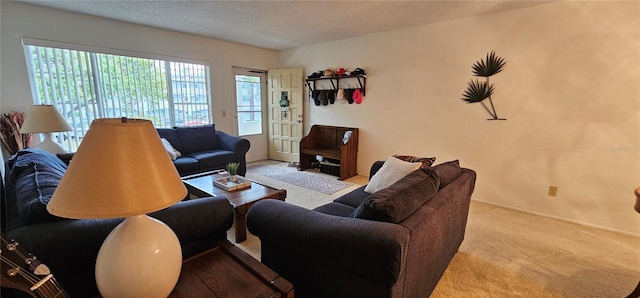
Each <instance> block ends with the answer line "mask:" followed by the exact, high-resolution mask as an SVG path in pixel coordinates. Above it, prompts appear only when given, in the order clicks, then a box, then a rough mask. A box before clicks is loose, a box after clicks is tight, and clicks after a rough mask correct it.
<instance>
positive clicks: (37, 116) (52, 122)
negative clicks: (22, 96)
mask: <svg viewBox="0 0 640 298" xmlns="http://www.w3.org/2000/svg"><path fill="white" fill-rule="evenodd" d="M70 130H71V126H70V125H69V123H67V120H65V119H64V118H63V117H62V115H60V112H58V109H57V108H56V107H54V106H52V105H32V106H31V107H30V108H29V112H28V113H27V117H26V118H25V120H24V123H23V124H22V127H20V133H36V132H60V131H70Z"/></svg>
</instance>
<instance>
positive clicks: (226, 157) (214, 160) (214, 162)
mask: <svg viewBox="0 0 640 298" xmlns="http://www.w3.org/2000/svg"><path fill="white" fill-rule="evenodd" d="M188 156H189V157H193V158H195V159H196V160H198V162H199V164H200V165H199V167H200V168H201V169H207V168H211V167H215V166H219V165H226V164H227V163H230V162H233V161H236V154H235V153H234V152H233V151H224V150H215V151H203V152H195V153H190V154H189V155H188Z"/></svg>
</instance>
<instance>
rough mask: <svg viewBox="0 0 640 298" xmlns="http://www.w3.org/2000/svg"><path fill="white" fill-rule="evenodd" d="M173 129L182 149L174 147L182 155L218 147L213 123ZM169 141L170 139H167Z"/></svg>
mask: <svg viewBox="0 0 640 298" xmlns="http://www.w3.org/2000/svg"><path fill="white" fill-rule="evenodd" d="M174 129H175V130H176V133H177V134H178V138H180V142H181V143H182V149H183V150H180V149H178V148H176V149H178V151H180V152H182V154H183V155H188V154H189V153H194V152H202V151H209V150H213V149H219V148H220V144H219V142H218V135H217V134H216V127H215V125H214V124H211V125H200V126H184V127H174ZM169 142H171V140H169ZM172 144H173V143H172ZM174 147H175V146H174Z"/></svg>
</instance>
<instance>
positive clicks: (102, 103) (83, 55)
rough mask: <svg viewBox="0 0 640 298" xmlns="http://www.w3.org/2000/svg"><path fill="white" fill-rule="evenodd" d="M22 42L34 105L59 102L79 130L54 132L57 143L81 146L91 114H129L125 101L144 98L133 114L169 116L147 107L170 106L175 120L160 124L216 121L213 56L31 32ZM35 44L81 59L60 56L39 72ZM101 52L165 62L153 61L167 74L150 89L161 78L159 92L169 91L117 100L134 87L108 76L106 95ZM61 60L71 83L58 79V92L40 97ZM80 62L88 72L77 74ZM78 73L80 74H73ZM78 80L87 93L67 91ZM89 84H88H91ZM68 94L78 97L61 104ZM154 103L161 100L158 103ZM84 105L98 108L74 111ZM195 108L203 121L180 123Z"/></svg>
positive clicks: (63, 74)
mask: <svg viewBox="0 0 640 298" xmlns="http://www.w3.org/2000/svg"><path fill="white" fill-rule="evenodd" d="M22 46H23V50H24V54H25V60H26V64H27V73H28V76H29V86H30V89H31V95H32V102H33V103H34V104H54V105H56V107H58V109H59V110H61V112H65V113H66V114H69V115H71V116H70V117H65V118H67V121H68V122H70V123H69V124H70V125H71V126H72V127H73V128H74V130H72V131H71V132H62V133H54V134H53V137H54V138H56V139H58V142H60V143H64V144H66V145H67V147H69V148H71V149H76V148H77V147H78V146H79V144H80V142H81V140H82V138H83V137H84V135H85V134H86V130H87V129H88V124H87V125H86V127H85V125H84V122H87V120H89V119H91V118H93V119H97V118H105V117H116V116H117V117H121V116H127V111H125V112H124V113H123V111H122V110H121V109H120V107H123V104H126V105H127V109H126V110H128V108H129V107H130V105H131V104H132V102H141V101H142V102H143V103H142V106H143V107H142V108H141V109H140V111H138V112H137V113H134V114H136V115H134V116H136V118H146V119H148V118H149V117H152V119H153V118H158V117H157V116H159V117H160V118H164V117H166V116H165V115H166V113H167V112H166V111H165V112H163V113H161V114H159V115H158V114H155V115H151V116H148V115H147V114H146V113H145V107H144V106H145V105H146V106H147V108H148V110H147V111H154V110H159V109H162V105H164V107H165V108H167V109H168V115H169V118H170V119H169V121H168V125H167V124H166V123H165V121H162V122H161V123H158V124H159V126H157V127H171V126H191V125H201V124H207V123H214V121H213V120H214V119H213V104H212V93H211V74H210V65H209V62H208V61H202V60H196V59H188V58H182V57H173V56H165V55H158V54H151V53H143V52H136V51H127V50H120V49H113V48H102V47H95V46H87V45H80V44H74V43H67V42H58V41H51V40H43V39H35V38H26V37H23V38H22ZM30 47H45V48H53V50H52V51H56V50H57V49H60V50H62V52H61V53H60V55H61V57H62V59H64V58H65V56H64V55H65V54H68V55H69V56H68V57H69V58H70V60H69V61H71V60H73V61H72V62H69V63H77V64H73V65H71V66H68V65H67V64H66V62H64V61H63V62H62V63H60V64H58V61H55V63H56V64H55V66H51V65H48V66H47V67H46V71H45V72H42V70H40V72H39V73H37V72H38V70H37V69H36V68H35V66H34V64H35V63H33V61H32V59H34V56H32V53H34V52H33V51H32V49H31V48H30ZM47 51H50V50H46V51H45V53H46V54H48V52H47ZM65 51H67V52H65ZM76 51H78V52H76ZM37 54H40V53H37ZM72 54H73V55H77V57H72V56H71V55H72ZM101 55H104V56H101ZM98 56H100V57H101V58H106V59H109V58H111V59H115V61H118V63H123V62H122V61H123V60H124V61H125V62H124V63H127V64H126V65H128V63H129V60H128V59H130V58H132V59H131V60H133V61H134V62H136V63H138V62H140V63H154V64H157V63H160V64H161V65H159V66H160V68H159V69H157V67H158V65H156V66H155V67H154V66H151V68H150V69H156V70H155V71H158V72H160V71H162V73H161V74H162V75H161V76H159V77H157V76H156V78H155V79H154V82H155V83H156V84H155V85H154V86H153V87H151V88H158V86H159V85H157V83H158V82H161V85H165V86H161V85H160V86H161V87H160V88H161V89H158V90H156V91H158V92H160V93H161V94H164V96H162V97H161V98H157V97H156V99H154V97H153V96H152V97H149V96H148V95H147V96H142V97H141V95H134V97H131V98H123V99H122V100H118V99H117V98H118V96H120V93H119V92H122V91H123V90H124V91H131V90H130V89H119V88H120V87H118V86H117V82H115V84H116V86H115V87H114V86H113V85H111V83H112V82H111V81H109V83H108V84H109V85H110V86H109V87H108V88H109V90H110V91H111V94H110V96H111V97H110V98H107V97H104V96H102V95H101V94H100V92H101V89H102V88H106V87H104V86H103V84H107V83H106V80H103V79H102V78H101V73H100V70H99V69H98V68H100V67H102V66H104V64H102V63H104V62H102V61H100V62H98V61H97V60H96V59H97V58H96V57H98ZM87 57H90V58H89V59H87ZM38 58H41V57H40V56H38ZM50 59H51V57H47V58H46V59H43V60H42V61H41V62H40V63H43V64H44V63H47V62H48V61H50ZM53 59H60V58H59V57H57V56H56V57H54V58H53ZM118 59H119V60H118ZM137 59H149V60H151V61H142V60H137ZM81 60H87V61H81ZM88 60H91V61H88ZM81 63H84V65H81V66H78V65H80V64H81ZM45 65H46V64H45ZM59 65H62V68H63V70H62V71H60V70H57V73H56V74H55V76H56V77H57V80H58V81H59V80H60V77H63V80H65V81H67V84H68V85H69V86H63V87H60V86H61V84H60V83H58V84H57V85H58V87H56V88H55V89H54V90H55V91H53V92H51V94H52V95H51V96H53V97H54V98H49V94H48V92H43V94H44V96H42V98H41V95H40V90H39V87H43V86H46V83H45V81H46V79H44V78H43V77H44V76H43V74H45V73H46V74H48V75H49V76H51V73H52V72H53V68H54V67H59ZM162 65H164V70H161V69H162ZM191 65H196V66H195V67H193V66H191ZM38 66H39V65H38ZM136 66H137V65H136ZM76 67H77V68H78V69H79V70H80V71H78V72H83V74H81V75H80V76H78V75H77V74H76ZM120 67H121V68H122V64H120ZM85 68H86V69H85ZM107 68H108V73H110V74H111V73H112V72H114V71H115V72H116V77H117V76H118V75H121V77H120V78H121V79H122V78H126V79H129V80H130V79H131V78H136V74H127V75H125V74H123V73H120V74H118V73H117V72H118V69H117V67H115V66H114V68H109V67H107ZM200 68H203V69H200ZM194 69H196V70H194ZM121 70H122V69H121ZM69 71H71V72H73V74H71V73H70V72H69ZM155 71H154V72H155ZM88 72H91V73H90V74H89V73H88ZM36 75H39V78H36ZM70 76H72V77H71V79H72V84H71V83H68V81H69V78H70ZM111 76H112V75H110V77H111ZM74 77H75V78H76V79H73V78H74ZM39 79H40V81H39ZM49 79H50V78H49ZM158 80H159V81H158ZM79 81H82V82H80V83H78V82H79ZM88 81H91V82H88ZM41 83H42V84H41ZM49 84H51V85H54V83H52V81H51V80H50V81H49ZM71 85H73V86H71ZM78 85H90V86H89V92H87V90H86V89H85V90H82V91H83V92H78V90H76V92H73V95H72V92H69V93H68V94H67V93H66V91H67V90H65V88H72V87H73V88H76V89H78ZM185 86H186V88H185ZM84 87H85V88H86V86H84ZM191 87H192V88H191ZM126 88H131V86H128V87H126ZM163 88H164V89H163ZM47 89H52V88H51V87H49V88H47ZM114 89H115V91H117V94H116V96H115V99H114V97H113V91H114ZM69 91H71V89H69ZM80 93H82V94H83V95H84V97H81V95H80ZM87 94H89V95H87ZM56 95H58V97H59V98H55V96H56ZM155 95H156V96H157V95H158V94H155ZM63 96H67V97H69V98H71V97H73V99H71V100H70V101H69V102H68V103H63V104H61V99H60V98H64V97H63ZM178 97H180V98H181V99H180V100H177V98H178ZM203 97H205V98H203ZM121 98H122V97H121ZM141 98H144V99H141ZM108 100H110V101H111V104H109V102H107V101H108ZM114 100H115V102H114ZM91 101H93V102H91ZM62 102H64V101H62ZM116 102H117V104H116ZM154 102H155V104H156V105H154ZM83 104H84V105H85V106H91V107H92V108H93V111H92V112H91V117H89V116H87V115H85V117H82V112H83V111H82V110H79V111H76V110H75V109H76V108H77V107H74V105H78V106H82V105H83ZM67 105H69V106H70V107H73V108H70V109H67V108H66V106H67ZM176 105H180V106H183V107H185V106H192V107H193V111H191V109H189V108H181V109H180V111H176V110H177V107H176ZM61 106H62V107H61ZM205 106H206V113H204V112H202V111H205V109H201V108H200V107H205ZM96 107H98V108H96ZM103 107H108V109H106V110H113V111H115V110H118V112H117V113H116V112H113V111H103V110H101V109H102V108H103ZM138 108H140V106H138ZM65 109H66V110H65ZM111 112H113V115H111V114H110V113H111ZM192 112H193V113H194V115H196V116H197V117H196V118H197V119H200V120H193V122H198V123H195V124H191V125H189V124H188V123H187V122H181V123H179V122H176V121H177V118H181V119H185V120H184V121H186V120H187V115H189V114H191V113H192ZM76 113H79V114H80V115H79V117H78V118H77V119H76V117H75V114H76ZM86 113H89V112H88V111H87V112H86ZM116 114H119V115H116ZM205 114H206V118H204V116H205ZM63 115H64V113H63ZM201 115H202V116H201ZM189 117H190V116H189ZM83 118H84V119H83ZM193 122H192V123H193ZM163 123H164V124H163ZM89 124H90V123H89ZM154 125H156V123H154ZM78 126H80V127H78ZM78 129H80V130H78Z"/></svg>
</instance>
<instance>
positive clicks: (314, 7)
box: [19, 0, 549, 50]
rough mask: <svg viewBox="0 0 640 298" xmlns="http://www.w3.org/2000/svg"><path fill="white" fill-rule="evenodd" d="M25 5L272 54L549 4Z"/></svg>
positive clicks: (88, 1)
mask: <svg viewBox="0 0 640 298" xmlns="http://www.w3.org/2000/svg"><path fill="white" fill-rule="evenodd" d="M19 1H21V2H28V3H32V4H36V5H42V6H49V7H54V8H59V9H63V10H68V11H74V12H79V13H84V14H89V15H95V16H100V17H105V18H109V19H115V20H120V21H125V22H131V23H136V24H141V25H147V26H153V27H158V28H163V29H168V30H174V31H179V32H186V33H191V34H196V35H201V36H206V37H211V38H215V39H219V40H226V41H230V42H235V43H240V44H246V45H251V46H256V47H260V48H265V49H270V50H283V49H289V48H295V47H301V46H307V45H312V44H316V43H321V42H328V41H334V40H340V39H346V38H352V37H356V36H361V35H365V34H370V33H375V32H383V31H390V30H396V29H402V28H408V27H413V26H419V25H425V24H431V23H438V22H443V21H448V20H453V19H459V18H465V17H470V16H477V15H483V14H488V13H493V12H498V11H504V10H510V9H518V8H524V7H529V6H532V5H538V4H543V3H547V2H549V1H478V0H476V1H453V0H450V1H166V0H165V1H158V0H156V1H139V0H137V1H134V0H129V1H118V0H106V1H105V0H73V1H61V0H19Z"/></svg>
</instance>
